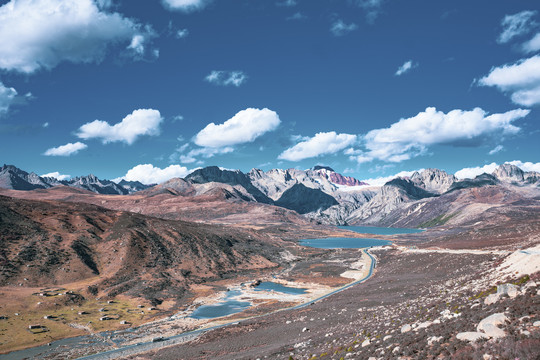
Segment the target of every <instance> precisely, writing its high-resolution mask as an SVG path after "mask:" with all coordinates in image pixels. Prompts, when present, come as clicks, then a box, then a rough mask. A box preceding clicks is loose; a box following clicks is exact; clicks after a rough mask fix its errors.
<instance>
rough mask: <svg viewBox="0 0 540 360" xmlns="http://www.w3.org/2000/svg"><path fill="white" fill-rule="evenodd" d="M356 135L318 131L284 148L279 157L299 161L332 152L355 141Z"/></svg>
mask: <svg viewBox="0 0 540 360" xmlns="http://www.w3.org/2000/svg"><path fill="white" fill-rule="evenodd" d="M356 138H357V137H356V135H351V134H337V133H336V132H335V131H330V132H320V133H317V134H315V136H314V137H312V138H309V139H308V140H304V141H302V142H299V143H298V144H296V145H294V146H293V147H291V148H289V149H287V150H285V151H284V152H282V153H281V154H280V155H279V159H283V160H289V161H300V160H304V159H308V158H312V157H317V156H320V155H326V154H334V153H336V152H338V151H340V150H343V149H345V148H346V147H347V146H350V145H351V144H353V143H354V142H355V141H356Z"/></svg>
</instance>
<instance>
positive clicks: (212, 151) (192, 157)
mask: <svg viewBox="0 0 540 360" xmlns="http://www.w3.org/2000/svg"><path fill="white" fill-rule="evenodd" d="M179 151H180V152H181V151H183V150H182V149H181V148H180V149H179ZM233 151H234V148H232V147H231V146H226V147H223V148H211V147H204V148H197V149H192V150H190V151H189V152H188V153H187V154H185V155H184V154H181V155H180V161H181V162H183V163H184V164H191V163H194V162H196V161H197V158H196V157H198V156H201V157H203V158H205V159H209V158H211V157H214V156H215V155H223V154H228V153H231V152H233Z"/></svg>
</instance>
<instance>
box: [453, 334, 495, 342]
mask: <svg viewBox="0 0 540 360" xmlns="http://www.w3.org/2000/svg"><path fill="white" fill-rule="evenodd" d="M456 338H457V339H458V340H461V341H470V342H475V341H478V340H480V339H487V338H488V337H487V335H486V334H484V333H481V332H475V331H467V332H461V333H458V334H457V335H456Z"/></svg>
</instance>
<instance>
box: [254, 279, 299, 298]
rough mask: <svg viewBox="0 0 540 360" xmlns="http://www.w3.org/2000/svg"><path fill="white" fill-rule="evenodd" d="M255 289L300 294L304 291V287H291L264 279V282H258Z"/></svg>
mask: <svg viewBox="0 0 540 360" xmlns="http://www.w3.org/2000/svg"><path fill="white" fill-rule="evenodd" d="M255 290H257V291H271V290H273V291H276V292H280V293H283V294H289V295H301V294H305V293H306V289H302V288H293V287H289V286H285V285H281V284H278V283H275V282H271V281H264V282H262V283H260V284H259V286H257V287H256V288H255Z"/></svg>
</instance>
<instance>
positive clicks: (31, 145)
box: [0, 0, 540, 183]
mask: <svg viewBox="0 0 540 360" xmlns="http://www.w3.org/2000/svg"><path fill="white" fill-rule="evenodd" d="M0 4H1V6H0V140H1V141H0V152H1V154H2V161H3V163H8V164H14V165H16V166H18V167H20V168H23V169H25V170H28V171H34V172H36V173H38V174H50V173H55V172H57V173H58V174H59V175H71V176H77V175H85V174H88V173H94V174H95V175H97V176H98V177H100V178H108V179H113V178H119V177H124V176H125V177H126V178H128V179H131V180H141V181H143V182H147V183H149V182H159V181H163V180H165V179H166V178H168V177H172V176H184V175H186V174H187V173H188V172H189V170H190V169H194V168H197V167H201V166H208V165H218V166H222V167H226V168H234V169H241V170H243V171H249V170H250V169H251V168H253V167H258V168H262V169H263V170H268V169H271V168H290V167H298V168H302V169H305V168H309V167H312V166H313V165H315V164H325V165H330V166H332V167H333V168H334V169H335V170H336V171H339V172H343V173H347V174H349V175H352V176H355V177H357V178H360V179H372V178H377V177H384V176H389V175H391V174H395V173H399V172H402V171H408V170H415V169H420V168H427V167H437V168H441V169H444V170H447V171H449V172H456V171H458V170H460V169H463V168H477V167H478V168H480V167H483V166H485V165H488V164H494V163H495V164H500V163H503V162H505V161H518V162H521V163H520V164H525V163H527V165H523V166H524V167H525V168H526V169H528V170H540V163H539V161H540V159H538V154H539V153H540V152H539V150H540V145H539V143H538V140H537V139H538V136H539V134H540V132H539V130H540V119H539V115H538V114H539V110H540V109H539V106H540V6H539V4H538V2H537V1H532V0H530V1H520V0H515V1H492V0H485V1H452V2H443V1H429V0H426V1H416V0H411V1H392V0H387V1H383V0H319V1H308V0H274V1H270V0H268V1H266V0H258V1H247V0H229V1H219V0H213V1H212V0H206V1H205V0H162V1H159V0H155V1H150V0H149V1H144V2H143V1H137V2H135V1H127V0H112V1H111V0H95V1H93V0H77V1H75V0H63V1H59V0H18V1H15V0H11V1H0ZM142 165H144V166H142ZM473 172H474V171H473Z"/></svg>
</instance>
